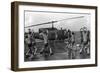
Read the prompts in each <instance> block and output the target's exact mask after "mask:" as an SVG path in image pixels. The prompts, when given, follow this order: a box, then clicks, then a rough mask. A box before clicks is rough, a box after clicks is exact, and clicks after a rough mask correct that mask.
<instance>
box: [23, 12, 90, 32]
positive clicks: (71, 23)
mask: <svg viewBox="0 0 100 73" xmlns="http://www.w3.org/2000/svg"><path fill="white" fill-rule="evenodd" d="M80 16H83V17H81V18H77V17H80ZM75 17H76V18H75ZM68 18H74V19H69V20H63V21H59V20H62V19H68ZM50 21H59V22H57V23H54V27H56V28H57V29H60V28H62V29H70V30H72V31H79V30H80V28H81V27H87V28H88V30H90V15H89V14H79V13H67V12H66V13H51V12H34V11H31V12H30V11H25V27H27V26H30V25H36V24H40V23H45V22H50ZM47 27H52V25H51V24H46V25H40V26H34V27H32V28H31V29H33V30H34V31H35V32H38V29H39V28H47ZM27 29H29V28H27ZM27 29H25V31H27Z"/></svg>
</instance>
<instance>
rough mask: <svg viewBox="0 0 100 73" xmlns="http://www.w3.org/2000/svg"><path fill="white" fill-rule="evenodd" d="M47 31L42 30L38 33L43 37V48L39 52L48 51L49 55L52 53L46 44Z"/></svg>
mask: <svg viewBox="0 0 100 73" xmlns="http://www.w3.org/2000/svg"><path fill="white" fill-rule="evenodd" d="M47 34H48V31H43V32H41V33H40V35H41V36H42V37H43V40H44V48H42V49H41V51H40V54H42V53H43V52H44V53H49V55H51V54H52V50H51V48H50V47H49V45H48V35H47Z"/></svg>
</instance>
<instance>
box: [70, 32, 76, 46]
mask: <svg viewBox="0 0 100 73" xmlns="http://www.w3.org/2000/svg"><path fill="white" fill-rule="evenodd" d="M71 42H72V46H73V45H74V44H75V33H74V32H72V35H71Z"/></svg>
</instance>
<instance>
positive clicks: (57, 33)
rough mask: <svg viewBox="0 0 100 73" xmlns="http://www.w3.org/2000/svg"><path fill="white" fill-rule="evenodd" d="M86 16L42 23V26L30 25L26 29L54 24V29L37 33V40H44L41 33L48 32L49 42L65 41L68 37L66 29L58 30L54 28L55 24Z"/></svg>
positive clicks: (50, 28)
mask: <svg viewBox="0 0 100 73" xmlns="http://www.w3.org/2000/svg"><path fill="white" fill-rule="evenodd" d="M83 17H84V16H77V17H71V18H66V19H61V20H56V21H50V22H45V23H40V24H35V25H30V26H27V27H24V28H30V27H36V26H40V25H48V24H52V27H49V28H39V32H38V33H35V38H37V39H43V38H42V37H41V36H40V35H39V33H41V32H45V31H48V34H47V35H48V40H64V39H66V38H67V37H68V34H67V33H66V29H62V28H61V29H57V28H56V27H54V24H55V23H57V22H61V21H64V20H72V19H78V18H83Z"/></svg>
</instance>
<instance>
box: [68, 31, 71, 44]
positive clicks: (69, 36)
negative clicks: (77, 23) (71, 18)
mask: <svg viewBox="0 0 100 73" xmlns="http://www.w3.org/2000/svg"><path fill="white" fill-rule="evenodd" d="M68 42H69V44H71V31H70V29H68Z"/></svg>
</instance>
